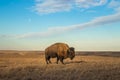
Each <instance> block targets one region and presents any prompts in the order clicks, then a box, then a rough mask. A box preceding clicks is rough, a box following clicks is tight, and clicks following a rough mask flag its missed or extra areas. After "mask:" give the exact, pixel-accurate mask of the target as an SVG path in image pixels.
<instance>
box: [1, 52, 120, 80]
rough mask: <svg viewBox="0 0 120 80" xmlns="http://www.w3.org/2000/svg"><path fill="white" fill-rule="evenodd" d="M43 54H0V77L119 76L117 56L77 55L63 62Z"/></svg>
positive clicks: (97, 79)
mask: <svg viewBox="0 0 120 80" xmlns="http://www.w3.org/2000/svg"><path fill="white" fill-rule="evenodd" d="M55 62H56V59H52V64H48V65H47V64H46V62H45V59H44V55H40V54H32V55H31V54H26V55H23V54H22V55H21V54H19V55H18V54H16V55H15V54H14V55H8V54H7V55H5V54H2V55H0V80H119V79H120V57H104V56H79V55H78V56H76V57H75V58H74V60H73V61H71V60H69V59H65V60H64V62H65V65H63V64H61V63H60V62H59V64H56V63H55Z"/></svg>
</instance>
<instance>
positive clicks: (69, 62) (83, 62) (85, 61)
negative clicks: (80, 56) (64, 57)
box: [65, 61, 86, 64]
mask: <svg viewBox="0 0 120 80" xmlns="http://www.w3.org/2000/svg"><path fill="white" fill-rule="evenodd" d="M72 63H77V64H78V63H86V61H71V62H65V64H72Z"/></svg>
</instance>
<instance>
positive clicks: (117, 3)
mask: <svg viewBox="0 0 120 80" xmlns="http://www.w3.org/2000/svg"><path fill="white" fill-rule="evenodd" d="M108 6H109V7H110V8H113V9H114V10H115V11H117V12H120V0H111V2H110V3H109V5H108Z"/></svg>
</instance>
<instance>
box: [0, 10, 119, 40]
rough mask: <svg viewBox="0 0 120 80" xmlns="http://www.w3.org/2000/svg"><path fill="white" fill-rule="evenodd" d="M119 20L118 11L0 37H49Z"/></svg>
mask: <svg viewBox="0 0 120 80" xmlns="http://www.w3.org/2000/svg"><path fill="white" fill-rule="evenodd" d="M115 22H120V12H119V13H116V14H112V15H108V16H102V17H97V18H95V19H93V20H91V21H89V22H86V23H83V24H77V25H71V26H64V27H52V28H49V29H48V30H46V31H43V32H35V33H28V34H21V35H1V36H0V37H14V38H42V37H49V36H52V35H56V34H62V33H64V32H69V31H72V30H76V29H84V28H87V27H96V26H100V25H105V24H111V23H115Z"/></svg>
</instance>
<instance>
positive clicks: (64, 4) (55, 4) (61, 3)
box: [34, 0, 72, 14]
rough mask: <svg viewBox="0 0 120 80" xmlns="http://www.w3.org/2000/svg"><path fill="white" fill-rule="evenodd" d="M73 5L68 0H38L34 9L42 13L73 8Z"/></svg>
mask: <svg viewBox="0 0 120 80" xmlns="http://www.w3.org/2000/svg"><path fill="white" fill-rule="evenodd" d="M71 8H72V5H71V4H70V2H69V1H67V0H37V1H36V5H35V6H34V10H35V11H36V12H38V13H40V14H47V13H55V12H61V11H69V10H71Z"/></svg>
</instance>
